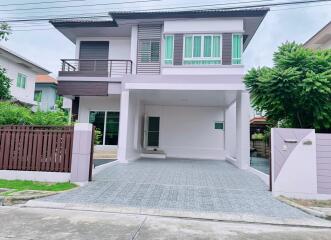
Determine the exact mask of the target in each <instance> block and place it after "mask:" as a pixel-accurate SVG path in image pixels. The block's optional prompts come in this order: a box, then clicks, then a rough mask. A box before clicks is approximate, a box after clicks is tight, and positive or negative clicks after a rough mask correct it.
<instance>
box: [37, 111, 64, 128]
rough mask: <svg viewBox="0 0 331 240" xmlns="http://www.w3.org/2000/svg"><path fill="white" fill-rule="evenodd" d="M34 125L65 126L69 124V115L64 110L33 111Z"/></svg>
mask: <svg viewBox="0 0 331 240" xmlns="http://www.w3.org/2000/svg"><path fill="white" fill-rule="evenodd" d="M31 124H32V125H46V126H50V125H51V126H63V125H68V116H67V115H66V113H65V112H64V111H62V110H57V111H48V112H43V111H40V110H37V111H36V112H35V113H32V119H31Z"/></svg>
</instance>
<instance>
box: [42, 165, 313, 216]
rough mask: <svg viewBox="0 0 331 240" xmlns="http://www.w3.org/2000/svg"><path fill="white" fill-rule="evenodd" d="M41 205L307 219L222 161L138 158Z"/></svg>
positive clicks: (105, 171)
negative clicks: (90, 205)
mask: <svg viewBox="0 0 331 240" xmlns="http://www.w3.org/2000/svg"><path fill="white" fill-rule="evenodd" d="M44 200H45V201H52V202H59V203H81V204H100V205H107V204H109V205H112V206H113V205H118V206H128V207H138V208H152V209H165V210H178V211H197V212H210V213H214V212H216V213H217V212H223V213H231V214H252V215H257V216H266V217H275V218H294V219H296V218H300V219H301V218H302V219H303V218H311V217H310V216H309V215H307V214H305V213H303V212H301V211H299V210H297V209H295V208H292V207H290V206H288V205H286V204H284V203H282V202H280V201H278V200H277V199H275V198H273V197H272V195H271V193H270V192H269V191H268V189H267V186H266V185H265V184H264V183H263V182H262V181H261V180H260V179H259V178H258V177H257V176H255V175H254V174H251V173H249V172H247V171H244V170H240V169H238V168H236V167H234V166H233V165H231V164H229V163H227V162H225V161H215V160H189V159H140V160H138V161H135V162H132V163H129V164H117V165H113V166H111V167H110V168H108V169H105V170H104V171H102V172H100V173H99V174H98V175H97V176H96V177H95V179H94V181H93V182H91V183H89V184H88V185H86V186H84V187H82V188H79V189H77V190H73V191H70V192H66V193H62V194H59V195H55V196H50V197H47V198H45V199H44Z"/></svg>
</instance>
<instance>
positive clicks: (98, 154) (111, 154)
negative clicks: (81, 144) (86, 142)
mask: <svg viewBox="0 0 331 240" xmlns="http://www.w3.org/2000/svg"><path fill="white" fill-rule="evenodd" d="M93 158H94V159H117V150H116V149H113V150H107V151H106V150H94V153H93Z"/></svg>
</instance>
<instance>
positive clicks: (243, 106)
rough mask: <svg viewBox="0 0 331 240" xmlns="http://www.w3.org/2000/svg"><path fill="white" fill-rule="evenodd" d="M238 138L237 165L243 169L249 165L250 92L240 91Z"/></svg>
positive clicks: (237, 121)
mask: <svg viewBox="0 0 331 240" xmlns="http://www.w3.org/2000/svg"><path fill="white" fill-rule="evenodd" d="M236 126H237V132H236V139H237V154H236V159H237V166H238V167H239V168H241V169H247V168H248V167H249V158H250V153H249V94H248V92H238V94H237V101H236Z"/></svg>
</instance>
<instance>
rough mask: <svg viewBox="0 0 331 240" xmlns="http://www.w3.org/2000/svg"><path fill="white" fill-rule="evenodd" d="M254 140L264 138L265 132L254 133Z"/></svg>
mask: <svg viewBox="0 0 331 240" xmlns="http://www.w3.org/2000/svg"><path fill="white" fill-rule="evenodd" d="M252 140H264V134H263V133H254V134H252Z"/></svg>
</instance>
